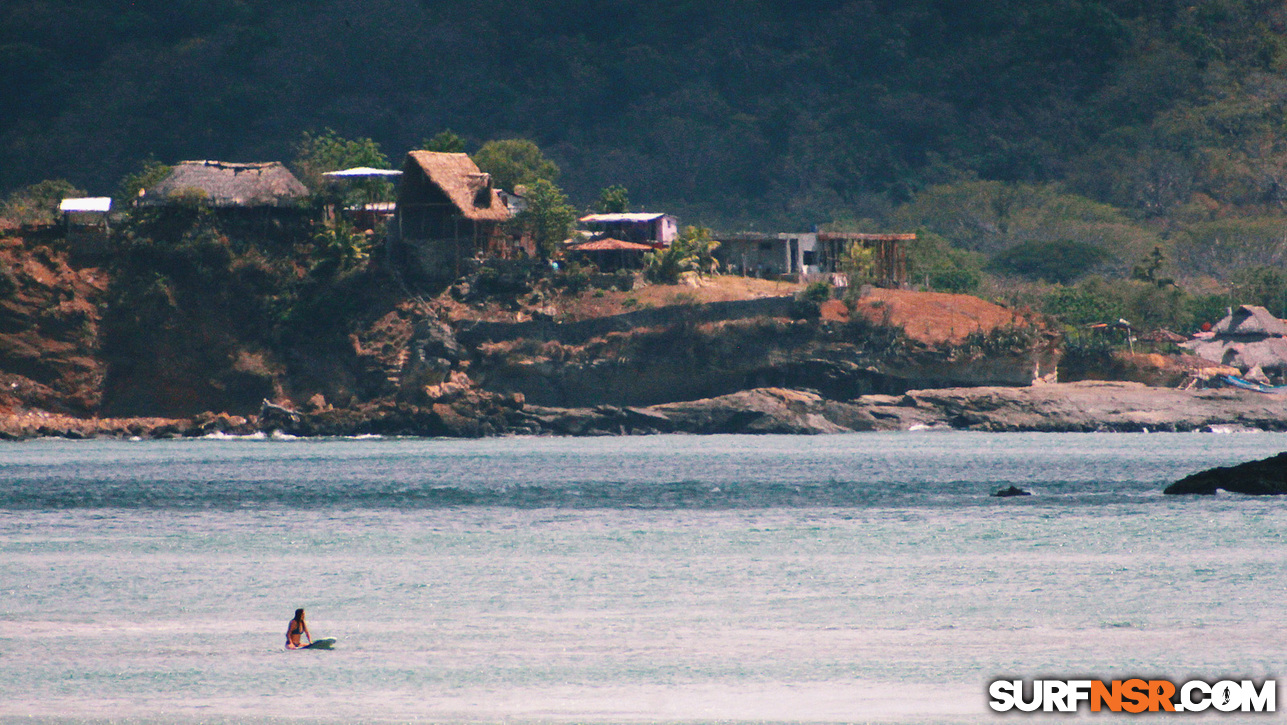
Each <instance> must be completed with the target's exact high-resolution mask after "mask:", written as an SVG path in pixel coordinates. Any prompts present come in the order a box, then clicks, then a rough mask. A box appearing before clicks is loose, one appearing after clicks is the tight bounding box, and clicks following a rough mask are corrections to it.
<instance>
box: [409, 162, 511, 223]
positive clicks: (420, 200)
mask: <svg viewBox="0 0 1287 725" xmlns="http://www.w3.org/2000/svg"><path fill="white" fill-rule="evenodd" d="M402 183H403V186H402V188H401V189H400V190H399V193H398V202H399V204H401V205H404V206H412V205H417V204H433V205H441V204H442V202H443V201H444V200H445V201H446V202H448V203H450V204H451V206H453V207H455V208H454V209H453V210H452V212H453V213H454V214H456V215H459V216H460V217H462V218H464V219H469V220H471V221H490V222H503V221H507V220H508V219H509V207H507V206H505V203H504V202H502V201H501V198H500V196H499V195H497V193H496V189H495V188H493V187H492V176H491V174H485V173H483V172H482V171H481V170H479V168H478V165H477V164H475V163H474V161H473V159H471V158H469V155H468V154H452V153H443V152H438V151H412V152H411V153H409V154H407V160H406V163H405V164H404V165H403V169H402ZM434 191H437V192H439V193H438V194H437V195H435V194H434V193H433V192H434ZM438 196H440V197H445V199H443V198H435V197H438Z"/></svg>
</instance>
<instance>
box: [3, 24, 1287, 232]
mask: <svg viewBox="0 0 1287 725" xmlns="http://www.w3.org/2000/svg"><path fill="white" fill-rule="evenodd" d="M1283 23H1284V10H1283V7H1282V3H1281V2H1266V1H1263V0H1207V1H1205V2H1197V3H1189V2H1184V3H1180V2H1176V1H1174V0H1148V1H1144V0H1098V1H1094V0H988V1H987V2H960V1H959V0H950V1H949V0H868V1H865V2H853V1H850V2H841V1H837V0H721V1H720V2H714V1H713V0H687V1H683V2H680V1H676V0H671V1H667V2H656V1H655V0H624V1H622V2H613V3H602V2H585V1H584V0H581V1H577V0H506V1H505V2H493V1H492V0H470V1H469V2H465V1H464V0H433V1H432V2H430V1H429V0H424V1H423V2H415V0H370V1H364V2H358V1H357V0H330V1H323V2H303V1H302V0H271V1H270V0H201V2H196V1H194V0H178V1H175V0H165V1H164V2H162V1H161V0H139V1H137V2H129V3H123V2H118V1H116V0H10V2H7V3H5V4H4V6H3V8H0V188H3V189H6V190H11V189H13V188H15V187H18V186H21V185H24V184H29V183H33V182H35V181H38V180H40V179H44V178H51V177H61V178H66V179H68V180H70V181H72V182H73V183H75V184H77V185H78V186H81V187H84V188H88V189H90V190H91V191H94V192H99V193H104V192H110V191H113V190H114V188H115V184H116V182H117V180H118V179H119V178H120V177H121V176H122V175H123V174H124V173H126V172H128V171H132V170H133V169H134V168H136V167H137V165H138V164H139V162H140V161H141V160H143V159H144V158H146V157H148V156H149V155H154V156H156V157H157V158H159V159H161V160H162V161H166V162H173V161H175V160H178V159H185V158H222V159H232V160H257V159H275V158H289V157H290V155H291V146H292V144H293V143H294V142H295V141H296V140H297V139H298V138H299V135H300V133H301V132H302V131H304V130H309V129H312V130H320V129H322V128H325V127H332V128H334V129H336V130H337V131H338V132H340V133H341V134H344V135H348V136H369V137H372V138H374V139H375V140H376V141H378V142H380V144H381V145H382V147H383V149H384V150H385V151H386V153H389V154H390V155H391V156H394V157H396V156H397V155H399V154H400V153H401V152H402V151H404V150H406V149H408V148H411V147H413V146H415V145H417V144H418V143H419V142H420V141H421V139H423V138H425V137H428V136H432V135H433V134H434V133H436V132H438V131H440V130H442V129H444V128H451V129H453V130H455V131H456V132H457V133H460V134H461V135H462V136H464V137H465V138H466V139H467V140H468V141H469V142H470V144H471V148H476V147H477V145H478V144H479V143H481V142H482V141H485V140H487V139H492V138H504V137H514V136H518V137H526V138H531V139H532V140H534V141H536V142H537V143H538V144H539V145H540V146H541V147H542V148H543V149H544V150H545V151H546V153H547V154H548V155H549V156H550V157H551V158H553V159H554V160H555V161H557V162H558V163H559V164H560V165H561V166H562V168H563V171H564V173H563V175H562V177H561V179H560V182H561V183H562V185H563V186H564V187H565V188H566V189H567V190H568V191H569V192H570V193H571V194H572V196H573V199H574V200H582V199H584V200H588V199H589V198H590V196H591V195H592V194H593V193H594V192H595V191H596V190H597V189H599V188H601V187H603V186H606V185H609V184H612V183H622V184H625V185H626V186H628V187H629V188H630V189H631V191H632V197H633V198H634V199H635V200H636V201H637V202H641V203H645V204H647V205H648V206H655V207H667V208H674V209H676V210H679V211H681V212H684V213H685V215H686V216H688V217H690V218H693V217H695V216H700V217H701V218H702V219H704V220H706V221H707V222H708V223H714V224H717V225H720V226H725V225H728V224H732V225H735V226H738V225H740V226H751V225H754V224H758V225H760V226H764V225H784V224H795V225H800V224H805V223H816V222H820V221H821V222H826V221H829V220H831V219H833V218H838V217H843V216H846V215H848V216H858V217H864V216H873V215H876V214H879V213H880V212H881V210H882V209H883V208H884V207H885V206H886V205H887V204H889V203H891V202H893V203H897V202H899V201H903V200H906V199H908V198H910V197H911V196H912V195H913V194H914V193H915V192H916V191H918V190H920V189H923V188H925V187H926V186H928V185H933V184H940V183H945V182H953V181H958V180H962V179H972V178H980V179H989V180H1000V181H1030V182H1042V181H1064V182H1067V184H1068V188H1069V189H1071V190H1074V191H1077V192H1081V193H1083V194H1085V195H1088V196H1090V197H1092V198H1094V199H1097V200H1100V201H1104V202H1110V203H1113V204H1115V205H1117V206H1119V207H1121V208H1123V209H1125V210H1127V211H1129V212H1130V213H1132V214H1145V215H1164V214H1169V213H1171V212H1173V211H1174V209H1175V208H1176V207H1177V206H1183V205H1185V204H1189V203H1191V202H1192V201H1193V196H1194V194H1195V193H1198V194H1202V195H1203V196H1204V197H1206V198H1209V199H1210V200H1211V202H1207V201H1206V199H1205V198H1204V199H1203V203H1218V204H1232V205H1238V206H1246V205H1260V206H1266V207H1269V208H1273V209H1274V210H1275V211H1276V210H1277V209H1278V207H1280V206H1281V204H1282V203H1283V201H1284V200H1285V199H1287V190H1284V189H1283V188H1281V187H1280V185H1279V184H1278V180H1279V178H1280V177H1281V175H1282V170H1283V169H1284V168H1287V151H1284V149H1283V148H1282V143H1281V140H1280V138H1279V132H1280V131H1281V129H1282V125H1283V101H1284V95H1285V94H1287V83H1284V79H1283V77H1282V67H1283V64H1284V61H1285V60H1287V59H1285V58H1284V55H1283V47H1284V45H1283V43H1284V35H1283V31H1284V24H1283Z"/></svg>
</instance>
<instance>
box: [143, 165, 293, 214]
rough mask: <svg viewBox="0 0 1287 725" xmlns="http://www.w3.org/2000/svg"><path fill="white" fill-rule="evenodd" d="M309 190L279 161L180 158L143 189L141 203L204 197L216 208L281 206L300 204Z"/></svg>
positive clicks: (148, 203)
mask: <svg viewBox="0 0 1287 725" xmlns="http://www.w3.org/2000/svg"><path fill="white" fill-rule="evenodd" d="M308 193H309V192H308V187H306V186H304V184H302V183H300V180H299V179H297V178H295V175H294V174H292V173H291V172H290V171H289V170H288V169H287V168H286V167H285V166H283V165H282V164H281V162H279V161H268V162H262V163H249V164H237V163H230V162H227V161H181V162H179V163H178V164H175V166H174V168H173V169H172V170H171V171H170V174H169V176H166V177H165V178H164V179H162V180H161V181H159V182H157V184H156V185H155V186H153V187H152V188H150V189H143V190H142V191H140V193H139V194H140V196H139V200H138V203H139V204H140V205H143V206H164V205H168V204H174V203H176V202H181V201H185V200H201V201H203V202H204V203H207V204H210V205H211V206H214V207H216V208H264V207H279V208H281V207H294V206H298V203H299V201H300V200H302V199H303V198H304V197H306V196H308Z"/></svg>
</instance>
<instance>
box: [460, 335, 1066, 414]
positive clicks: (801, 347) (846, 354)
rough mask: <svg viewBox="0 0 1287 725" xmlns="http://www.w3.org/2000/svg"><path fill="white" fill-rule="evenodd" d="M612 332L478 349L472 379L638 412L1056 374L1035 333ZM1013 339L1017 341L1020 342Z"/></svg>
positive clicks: (1048, 346) (534, 398) (540, 400)
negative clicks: (763, 395)
mask: <svg viewBox="0 0 1287 725" xmlns="http://www.w3.org/2000/svg"><path fill="white" fill-rule="evenodd" d="M683 314H684V313H683V311H676V316H677V319H676V321H675V322H674V323H672V324H670V325H661V326H657V327H651V328H644V329H638V330H633V331H630V332H613V333H609V334H607V335H604V336H602V337H597V338H594V339H592V340H589V341H587V342H585V343H583V344H565V343H561V342H558V341H539V340H528V339H518V340H511V341H505V342H493V343H483V344H480V345H479V346H478V349H477V353H476V356H475V359H474V361H473V364H472V367H471V368H470V375H471V376H472V377H473V378H474V379H475V380H476V381H477V382H478V383H479V384H480V385H481V386H482V387H483V388H485V389H487V390H490V391H493V392H497V393H519V394H522V395H523V396H524V397H525V398H526V399H527V400H528V402H530V403H533V404H536V405H544V406H561V407H582V406H592V405H599V404H606V405H618V406H620V405H625V406H646V405H657V404H661V403H672V402H678V401H685V400H696V399H701V398H711V397H716V396H720V395H727V394H729V393H734V392H737V391H739V390H749V389H753V388H764V387H777V388H798V389H809V390H815V391H817V392H818V393H819V394H821V395H823V396H824V397H826V398H829V399H832V400H850V399H853V398H856V397H858V396H861V395H869V394H873V393H884V394H896V393H902V392H904V391H907V390H912V389H917V388H928V387H952V386H962V385H966V386H970V385H1030V384H1032V382H1033V381H1034V379H1039V378H1041V377H1042V376H1044V375H1047V374H1049V373H1050V372H1051V371H1053V370H1054V364H1055V362H1056V359H1057V357H1056V355H1055V353H1054V346H1053V344H1052V341H1051V340H1049V339H1048V338H1045V337H1044V336H1043V335H1041V333H1040V332H1039V331H1037V330H1035V329H1034V330H1032V331H1031V332H1030V333H1026V335H1019V336H1018V337H1016V339H1014V340H1007V341H1005V342H1004V344H1000V345H992V346H991V347H989V346H988V344H987V343H988V341H989V340H990V338H987V337H986V336H981V337H980V338H979V340H980V341H981V343H982V344H980V345H974V346H971V345H957V346H931V345H925V344H923V343H919V342H917V341H915V340H910V339H908V338H907V337H905V336H904V335H902V333H901V331H900V330H899V329H898V328H893V327H885V326H881V325H875V324H872V323H870V322H868V321H867V320H865V319H862V318H856V319H855V320H853V321H850V322H833V321H828V320H817V319H804V320H791V319H786V318H778V317H763V318H755V319H746V320H730V321H725V322H713V323H703V324H691V323H689V322H686V321H685V320H684V319H683ZM1016 334H1017V333H1016Z"/></svg>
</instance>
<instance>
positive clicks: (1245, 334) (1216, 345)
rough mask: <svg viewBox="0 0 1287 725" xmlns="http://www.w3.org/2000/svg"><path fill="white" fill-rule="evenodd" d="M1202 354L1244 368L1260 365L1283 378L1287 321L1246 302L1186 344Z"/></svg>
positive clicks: (1286, 372)
mask: <svg viewBox="0 0 1287 725" xmlns="http://www.w3.org/2000/svg"><path fill="white" fill-rule="evenodd" d="M1183 347H1186V348H1188V349H1190V350H1192V351H1193V352H1194V353H1195V354H1197V355H1198V357H1201V358H1203V359H1205V360H1210V361H1212V362H1217V363H1220V364H1222V365H1231V366H1233V367H1236V368H1239V369H1241V370H1242V371H1244V372H1247V371H1250V370H1253V369H1255V368H1260V369H1261V370H1262V371H1264V372H1265V373H1269V374H1273V375H1275V376H1277V377H1279V378H1280V379H1281V378H1282V377H1284V376H1287V323H1284V322H1283V321H1282V320H1280V319H1278V318H1277V317H1274V316H1273V315H1272V314H1270V312H1269V310H1266V309H1265V308H1263V307H1257V306H1255V305H1242V306H1241V307H1239V308H1238V309H1236V310H1233V311H1231V312H1230V314H1229V315H1228V316H1226V317H1225V318H1224V319H1223V320H1220V322H1218V323H1217V324H1216V326H1215V327H1214V328H1212V331H1211V332H1210V333H1208V334H1203V335H1202V336H1200V337H1197V338H1195V339H1193V340H1190V341H1189V342H1186V343H1184V344H1183Z"/></svg>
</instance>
